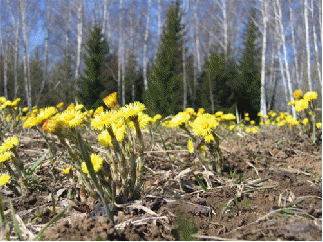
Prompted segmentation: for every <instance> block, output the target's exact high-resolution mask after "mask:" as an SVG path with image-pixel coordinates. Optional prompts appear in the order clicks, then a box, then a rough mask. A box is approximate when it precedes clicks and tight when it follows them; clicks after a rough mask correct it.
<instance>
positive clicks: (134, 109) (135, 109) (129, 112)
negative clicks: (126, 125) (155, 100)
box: [121, 102, 146, 118]
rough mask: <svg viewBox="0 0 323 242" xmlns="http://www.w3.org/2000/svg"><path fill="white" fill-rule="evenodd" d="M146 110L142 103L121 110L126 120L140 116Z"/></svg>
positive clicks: (132, 104)
mask: <svg viewBox="0 0 323 242" xmlns="http://www.w3.org/2000/svg"><path fill="white" fill-rule="evenodd" d="M144 110H146V107H145V104H142V103H140V102H134V103H129V104H127V105H125V106H124V107H122V108H121V113H122V116H123V117H125V118H129V117H133V116H138V114H139V113H140V112H142V111H144Z"/></svg>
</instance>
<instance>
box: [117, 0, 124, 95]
mask: <svg viewBox="0 0 323 242" xmlns="http://www.w3.org/2000/svg"><path fill="white" fill-rule="evenodd" d="M119 12H120V14H119V44H118V94H119V95H118V99H119V100H121V101H122V97H121V98H120V94H122V91H121V78H122V76H121V68H122V48H123V46H122V43H123V41H122V14H123V0H120V1H119Z"/></svg>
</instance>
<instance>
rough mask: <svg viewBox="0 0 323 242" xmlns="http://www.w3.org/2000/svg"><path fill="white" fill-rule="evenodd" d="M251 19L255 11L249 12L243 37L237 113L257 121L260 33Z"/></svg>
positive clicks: (259, 81) (258, 107) (259, 83)
mask: <svg viewBox="0 0 323 242" xmlns="http://www.w3.org/2000/svg"><path fill="white" fill-rule="evenodd" d="M253 19H256V16H255V9H252V10H251V14H250V17H249V20H248V26H247V30H246V32H245V33H244V35H243V38H244V50H243V56H242V61H241V64H240V71H241V76H240V77H241V78H240V80H239V82H238V85H237V90H236V91H237V104H238V112H239V113H240V114H243V113H249V116H250V118H251V119H257V113H258V112H259V110H260V88H261V86H260V85H261V79H260V78H261V73H260V71H261V67H260V64H261V47H260V45H259V37H260V32H259V29H258V27H257V26H256V25H255V23H254V20H253Z"/></svg>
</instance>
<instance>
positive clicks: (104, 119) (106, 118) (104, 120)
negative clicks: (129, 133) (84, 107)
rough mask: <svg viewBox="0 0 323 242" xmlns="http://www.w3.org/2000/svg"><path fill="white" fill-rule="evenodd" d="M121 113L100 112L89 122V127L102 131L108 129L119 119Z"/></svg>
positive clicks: (112, 111) (111, 111) (113, 111)
mask: <svg viewBox="0 0 323 242" xmlns="http://www.w3.org/2000/svg"><path fill="white" fill-rule="evenodd" d="M120 115H121V113H120V112H119V111H115V110H109V111H108V112H102V113H100V114H98V115H96V116H94V118H93V119H92V120H91V126H92V128H93V129H96V130H103V129H104V128H107V127H110V126H111V125H112V124H113V123H114V122H116V121H117V120H118V119H119V118H120Z"/></svg>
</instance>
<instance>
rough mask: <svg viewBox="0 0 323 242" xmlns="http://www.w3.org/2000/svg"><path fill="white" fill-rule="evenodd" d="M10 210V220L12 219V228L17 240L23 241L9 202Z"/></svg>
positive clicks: (13, 210)
mask: <svg viewBox="0 0 323 242" xmlns="http://www.w3.org/2000/svg"><path fill="white" fill-rule="evenodd" d="M10 210H11V218H12V223H13V227H14V229H15V232H16V234H17V237H18V240H20V241H23V240H24V238H23V237H22V233H21V230H20V228H19V225H18V221H17V219H16V214H15V209H14V208H13V205H12V202H11V201H10Z"/></svg>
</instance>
